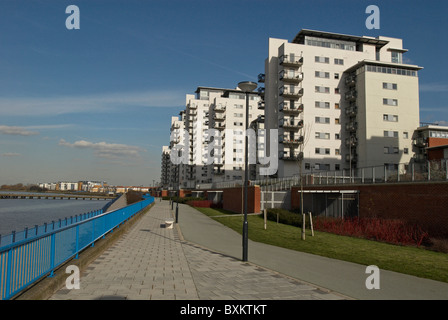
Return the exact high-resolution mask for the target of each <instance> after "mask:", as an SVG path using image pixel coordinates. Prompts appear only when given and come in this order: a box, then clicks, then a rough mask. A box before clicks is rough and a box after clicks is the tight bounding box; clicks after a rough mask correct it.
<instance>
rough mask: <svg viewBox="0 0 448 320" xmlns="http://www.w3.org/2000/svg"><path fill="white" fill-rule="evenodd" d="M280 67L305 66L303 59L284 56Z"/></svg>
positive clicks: (281, 58) (280, 61)
mask: <svg viewBox="0 0 448 320" xmlns="http://www.w3.org/2000/svg"><path fill="white" fill-rule="evenodd" d="M279 63H280V65H282V66H284V67H290V68H300V67H301V66H302V65H303V57H295V56H294V55H283V56H281V57H280V60H279Z"/></svg>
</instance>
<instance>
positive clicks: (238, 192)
mask: <svg viewBox="0 0 448 320" xmlns="http://www.w3.org/2000/svg"><path fill="white" fill-rule="evenodd" d="M222 191H223V196H222V201H223V209H225V210H229V211H232V212H238V213H242V207H243V188H241V187H240V188H226V189H222ZM247 191H248V193H247V212H248V213H259V212H260V200H261V193H260V187H258V186H251V187H248V190H247Z"/></svg>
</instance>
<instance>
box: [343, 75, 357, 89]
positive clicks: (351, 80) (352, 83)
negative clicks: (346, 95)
mask: <svg viewBox="0 0 448 320" xmlns="http://www.w3.org/2000/svg"><path fill="white" fill-rule="evenodd" d="M345 85H346V86H349V87H353V86H355V85H356V76H348V77H347V78H345Z"/></svg>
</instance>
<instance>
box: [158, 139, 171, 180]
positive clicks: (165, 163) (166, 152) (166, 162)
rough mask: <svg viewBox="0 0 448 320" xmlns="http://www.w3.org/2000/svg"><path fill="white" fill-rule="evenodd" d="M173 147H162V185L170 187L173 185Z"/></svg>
mask: <svg viewBox="0 0 448 320" xmlns="http://www.w3.org/2000/svg"><path fill="white" fill-rule="evenodd" d="M170 155H171V149H170V147H169V146H163V147H162V159H161V160H162V161H161V162H162V170H161V174H160V185H161V186H162V188H164V189H168V188H169V187H170V186H171V185H170V184H171V160H170Z"/></svg>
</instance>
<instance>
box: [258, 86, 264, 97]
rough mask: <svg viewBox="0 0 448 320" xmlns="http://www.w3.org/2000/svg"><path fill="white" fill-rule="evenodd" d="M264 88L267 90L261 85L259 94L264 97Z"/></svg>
mask: <svg viewBox="0 0 448 320" xmlns="http://www.w3.org/2000/svg"><path fill="white" fill-rule="evenodd" d="M264 90H265V89H264V87H259V88H258V94H259V95H260V97H262V98H263V97H264Z"/></svg>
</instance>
